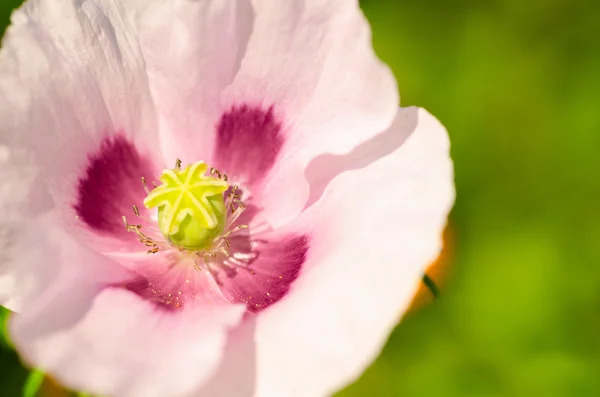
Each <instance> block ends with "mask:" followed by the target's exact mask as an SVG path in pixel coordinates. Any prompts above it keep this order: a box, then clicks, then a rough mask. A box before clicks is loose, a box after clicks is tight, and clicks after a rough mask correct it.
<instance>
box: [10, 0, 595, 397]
mask: <svg viewBox="0 0 600 397" xmlns="http://www.w3.org/2000/svg"><path fill="white" fill-rule="evenodd" d="M1 1H2V2H1V4H0V26H4V25H5V24H6V23H7V22H8V16H9V12H10V9H11V8H13V7H15V6H16V5H18V4H19V3H20V1H19V0H1ZM324 1H325V0H324ZM362 6H363V9H364V11H365V13H366V14H367V17H368V18H369V20H370V21H371V24H372V26H373V31H374V33H373V35H374V42H375V47H376V50H377V51H378V53H379V55H380V56H381V58H383V59H384V60H385V61H386V62H387V63H389V64H390V65H391V66H392V68H393V69H394V71H395V74H396V77H397V79H398V84H399V87H400V90H401V96H402V105H404V106H408V105H419V106H423V107H425V108H427V109H428V110H430V111H431V112H432V113H433V114H434V115H436V116H437V117H438V118H439V119H440V120H442V122H443V123H444V124H445V125H446V127H447V128H448V130H449V132H450V136H451V139H452V145H453V146H452V154H453V157H454V161H455V165H456V185H457V191H458V199H457V203H456V207H455V209H454V211H453V213H452V216H451V221H450V236H451V237H452V238H451V239H450V241H449V244H451V245H452V246H451V247H450V250H451V252H452V257H451V258H450V261H449V263H448V264H447V273H448V277H447V278H446V281H445V282H444V283H443V286H442V295H443V296H442V298H441V299H439V300H437V301H436V302H435V303H434V304H430V305H428V306H426V307H424V308H422V309H420V310H418V311H415V312H412V313H411V314H410V315H408V316H407V317H406V318H405V320H404V321H403V322H402V324H401V325H400V326H399V327H398V328H397V329H396V331H395V332H394V333H393V335H392V337H391V339H390V340H389V343H388V344H387V347H386V349H385V351H384V352H383V354H382V356H381V357H380V358H379V359H378V360H377V362H376V363H375V364H374V365H373V366H372V367H371V368H370V369H369V370H368V371H367V372H366V373H365V374H364V376H363V377H362V378H361V379H360V380H359V381H358V382H357V383H356V384H354V385H352V386H350V387H348V388H347V389H346V390H344V391H342V392H341V393H340V395H339V396H340V397H356V396H366V395H372V396H382V397H394V396H402V397H413V396H414V397H421V396H423V397H429V396H436V397H440V396H510V397H518V396H524V397H525V396H527V397H530V396H546V397H548V396H565V397H571V396H574V397H587V396H590V397H592V396H593V397H597V396H600V266H599V265H600V206H599V204H600V203H599V201H600V200H599V198H600V183H599V182H600V179H599V175H600V2H597V1H593V0H589V1H584V0H546V1H542V0H529V1H525V0H489V1H485V0H482V1H474V0H473V1H454V0H364V1H363V2H362ZM25 375H26V372H25V370H23V369H22V368H21V367H20V366H19V365H18V361H17V359H16V357H15V355H14V354H13V353H12V352H11V351H10V350H8V349H6V348H4V349H3V348H0V396H1V397H5V396H6V397H18V396H20V393H21V387H22V384H23V382H24V379H25ZM165 397H167V396H165Z"/></svg>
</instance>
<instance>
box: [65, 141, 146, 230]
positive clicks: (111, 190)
mask: <svg viewBox="0 0 600 397" xmlns="http://www.w3.org/2000/svg"><path fill="white" fill-rule="evenodd" d="M88 158H89V163H88V166H87V168H86V170H85V172H83V174H82V175H81V177H80V180H79V184H78V186H77V192H78V195H77V199H76V202H75V204H74V205H73V207H74V209H75V212H76V213H77V215H78V216H79V219H81V220H82V221H83V222H85V224H87V225H88V226H89V227H90V228H91V229H93V230H95V231H97V232H103V233H111V234H123V235H124V234H126V233H127V232H126V230H125V227H124V225H123V220H122V216H123V215H127V216H129V215H131V216H133V212H132V207H133V205H137V206H138V207H139V206H141V203H142V202H143V200H144V197H145V196H146V192H145V191H144V187H143V185H142V183H141V178H142V177H145V178H147V179H148V180H151V179H152V169H153V168H152V166H151V163H150V162H149V161H148V160H147V159H145V158H143V157H142V156H141V155H140V154H139V153H138V151H137V149H136V148H135V146H134V145H133V144H132V143H131V142H129V141H128V140H127V139H126V138H125V137H124V136H122V135H117V136H114V137H109V138H106V139H105V140H104V141H103V142H102V144H101V145H100V147H99V148H98V150H97V152H95V153H92V154H90V155H89V157H88Z"/></svg>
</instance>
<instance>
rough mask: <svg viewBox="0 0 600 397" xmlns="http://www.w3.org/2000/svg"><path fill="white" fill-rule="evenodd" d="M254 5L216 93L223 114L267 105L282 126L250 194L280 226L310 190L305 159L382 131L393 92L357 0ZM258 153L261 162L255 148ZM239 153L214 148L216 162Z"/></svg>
mask: <svg viewBox="0 0 600 397" xmlns="http://www.w3.org/2000/svg"><path fill="white" fill-rule="evenodd" d="M253 6H254V12H255V15H256V18H255V20H254V28H253V30H252V34H251V36H250V40H249V42H248V45H247V50H246V53H245V54H244V58H243V59H242V64H241V67H240V70H239V72H238V74H237V75H236V77H235V80H234V81H233V83H232V84H231V86H230V87H228V88H227V89H226V91H225V92H224V93H223V95H222V97H221V101H222V112H223V113H224V114H225V113H227V112H231V110H232V109H236V108H238V109H239V108H241V107H243V106H248V107H251V108H259V109H262V111H263V112H266V111H269V109H272V112H273V115H274V118H275V120H277V121H278V122H280V123H282V126H281V128H280V129H279V137H280V138H278V139H282V140H283V147H282V149H281V151H280V153H278V157H277V158H278V160H279V161H278V163H277V166H275V167H273V168H272V169H271V172H270V173H269V174H268V176H267V177H266V181H265V184H264V187H263V190H262V191H253V192H252V193H253V194H254V195H256V196H257V197H256V199H257V201H258V202H260V203H261V204H260V205H261V207H264V208H265V211H267V212H265V213H264V214H263V218H264V219H266V220H267V221H269V223H271V224H272V225H274V226H277V225H281V224H283V223H285V222H286V221H289V220H291V219H294V218H295V217H296V216H297V215H298V214H299V213H300V212H301V210H302V208H303V207H304V205H305V203H306V200H307V198H308V194H309V192H308V190H309V187H308V184H307V183H306V181H305V179H304V175H303V173H304V169H305V167H306V165H307V164H308V163H309V162H310V160H311V159H313V158H314V157H315V156H317V155H319V154H322V153H345V152H348V151H350V150H351V149H352V148H353V147H355V146H356V145H358V144H360V143H361V142H364V141H366V140H368V139H370V138H371V137H373V136H375V135H376V134H377V133H379V132H381V131H383V130H385V129H386V128H387V127H388V126H389V125H390V124H391V122H392V120H393V117H394V114H395V112H396V108H397V106H398V93H397V89H396V83H395V81H394V78H393V76H392V74H391V72H390V71H389V69H388V68H387V67H386V66H385V65H383V64H382V63H381V62H380V61H379V60H378V59H377V57H376V56H375V54H374V52H373V48H372V46H371V34H370V29H369V26H368V23H367V21H366V19H365V18H364V16H363V14H362V13H361V11H360V9H359V7H358V2H357V1H355V0H352V1H349V0H331V1H322V0H289V1H285V2H272V1H268V0H254V1H253ZM255 137H256V138H255V140H254V146H258V147H262V146H263V144H264V143H265V142H266V139H265V138H264V136H263V135H261V134H259V133H256V134H255ZM241 142H243V143H244V145H246V146H250V145H252V143H246V140H241ZM216 147H217V149H218V148H220V147H221V146H220V145H219V144H217V146H216ZM255 152H256V153H257V155H256V156H255V161H256V162H259V161H260V151H258V150H256V151H255ZM238 153H239V152H238V151H234V152H232V153H229V152H228V151H223V152H217V153H216V156H217V160H216V161H215V162H216V164H217V165H219V161H218V159H219V158H226V157H227V156H230V155H239V154H238ZM223 171H225V172H232V173H235V172H233V171H229V170H227V169H223ZM264 171H265V172H266V171H267V170H264ZM282 192H285V196H283V195H282ZM283 197H284V199H283Z"/></svg>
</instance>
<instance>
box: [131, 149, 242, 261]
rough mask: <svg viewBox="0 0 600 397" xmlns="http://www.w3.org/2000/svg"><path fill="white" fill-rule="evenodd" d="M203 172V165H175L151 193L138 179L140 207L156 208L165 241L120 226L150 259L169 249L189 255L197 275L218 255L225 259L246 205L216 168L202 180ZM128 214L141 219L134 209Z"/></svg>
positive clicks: (140, 227)
mask: <svg viewBox="0 0 600 397" xmlns="http://www.w3.org/2000/svg"><path fill="white" fill-rule="evenodd" d="M208 169H209V167H208V165H207V164H206V163H204V162H203V161H198V162H196V163H194V164H191V165H189V166H187V167H186V168H183V169H182V168H181V161H180V160H177V163H176V166H175V168H172V169H166V170H164V171H163V172H162V174H161V176H160V177H159V180H160V182H161V184H160V185H158V186H157V185H156V184H155V183H153V185H154V189H153V190H152V191H149V190H148V188H147V187H146V181H145V180H144V179H143V178H142V183H143V184H144V187H145V188H146V192H147V193H148V195H147V196H146V198H145V199H144V206H145V207H146V208H148V209H152V208H157V209H158V219H157V224H158V230H160V233H161V234H162V235H163V236H164V239H165V240H166V241H162V242H161V241H160V240H162V239H161V238H158V239H157V238H156V237H152V236H151V235H148V234H146V233H144V232H142V230H141V229H142V225H135V224H129V223H128V222H127V219H126V218H125V217H123V221H124V222H125V226H126V227H127V230H128V231H132V232H135V233H136V234H137V235H138V237H139V240H140V242H141V243H143V244H144V245H146V246H147V247H149V248H150V249H149V250H148V253H149V254H154V253H157V252H159V251H165V250H169V249H173V248H175V249H177V250H178V251H183V252H188V253H190V254H191V257H192V258H194V265H195V267H196V268H197V269H198V270H200V268H201V267H202V264H205V265H207V264H208V262H214V259H215V258H217V257H218V256H220V257H222V258H221V259H225V258H228V257H229V253H228V250H229V248H230V242H229V240H228V237H229V236H230V235H231V234H233V233H236V232H238V231H240V230H242V229H247V228H248V226H247V225H237V226H236V225H235V222H236V221H237V219H238V218H239V216H240V215H241V213H242V212H243V211H244V210H245V208H246V206H245V205H244V204H243V203H242V202H241V201H240V194H239V190H238V189H239V188H238V186H237V185H234V186H229V184H228V183H227V181H228V178H227V175H225V174H222V173H221V172H220V171H219V170H217V169H215V168H210V172H209V175H206V171H207V170H208ZM133 211H134V213H135V215H136V216H138V217H140V216H141V214H140V211H139V209H138V208H137V206H135V205H134V206H133ZM151 223H154V222H151Z"/></svg>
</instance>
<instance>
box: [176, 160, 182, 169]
mask: <svg viewBox="0 0 600 397" xmlns="http://www.w3.org/2000/svg"><path fill="white" fill-rule="evenodd" d="M175 168H177V169H178V170H180V169H181V160H180V159H177V160H175Z"/></svg>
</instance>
